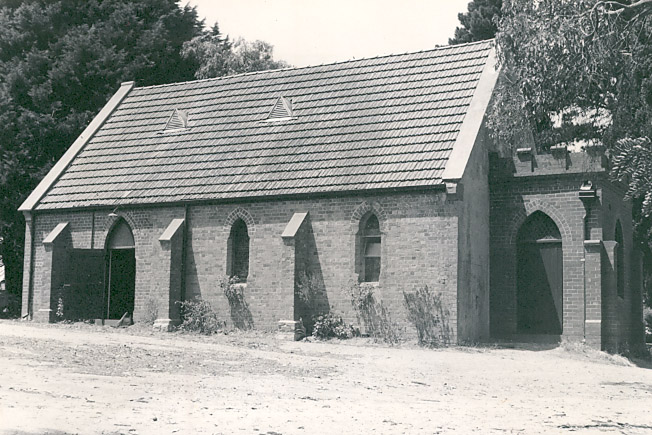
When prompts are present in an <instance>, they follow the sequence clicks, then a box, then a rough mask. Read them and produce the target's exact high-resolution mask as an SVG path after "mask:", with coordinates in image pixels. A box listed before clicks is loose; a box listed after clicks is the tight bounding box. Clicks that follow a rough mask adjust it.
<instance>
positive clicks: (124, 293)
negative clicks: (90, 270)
mask: <svg viewBox="0 0 652 435" xmlns="http://www.w3.org/2000/svg"><path fill="white" fill-rule="evenodd" d="M108 269H109V274H108V275H109V279H108V281H109V284H108V292H107V300H106V305H107V311H106V314H107V317H106V318H107V319H119V318H121V317H122V315H123V314H124V313H129V314H130V315H132V314H133V312H134V299H135V289H136V250H135V249H111V250H110V251H109V267H108Z"/></svg>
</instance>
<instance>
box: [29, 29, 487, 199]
mask: <svg viewBox="0 0 652 435" xmlns="http://www.w3.org/2000/svg"><path fill="white" fill-rule="evenodd" d="M491 49H492V42H490V41H486V42H481V43H473V44H466V45H458V46H449V47H440V48H436V49H434V50H430V51H424V52H418V53H408V54H401V55H391V56H384V57H378V58H373V59H361V60H355V61H349V62H341V63H336V64H330V65H320V66H314V67H305V68H290V69H285V70H276V71H265V72H259V73H252V74H241V75H237V76H231V77H222V78H216V79H210V80H199V81H193V82H185V83H172V84H168V85H160V86H151V87H144V88H134V89H132V90H131V92H130V93H129V94H128V95H127V96H126V97H125V98H124V100H123V101H122V102H121V103H120V105H119V106H118V107H117V108H116V110H115V111H114V112H113V113H112V114H111V116H110V117H109V118H108V119H107V121H106V122H105V123H104V125H102V127H101V128H100V129H99V131H97V132H96V134H95V135H94V136H93V137H92V138H91V140H90V141H89V142H88V143H87V144H86V146H85V147H84V148H83V149H82V151H81V152H80V153H79V154H78V155H77V156H76V158H75V159H74V160H73V161H72V163H71V164H70V165H69V167H68V168H67V169H66V170H65V171H64V173H63V174H62V175H61V176H60V177H59V179H58V180H57V181H56V182H55V183H54V185H53V186H52V187H51V188H50V189H49V191H48V192H47V193H46V194H45V196H44V197H43V198H41V201H40V202H39V204H38V206H37V208H38V209H55V208H74V207H85V206H115V205H118V204H147V203H156V202H171V201H184V200H210V199H229V198H242V197H253V196H265V195H284V194H298V193H327V192H342V191H355V190H365V189H378V188H383V189H384V188H404V187H419V186H423V187H429V186H437V185H440V184H441V183H442V180H441V176H442V172H443V170H444V168H445V166H446V162H447V160H448V157H449V156H450V154H451V150H452V148H453V146H454V144H455V139H456V138H457V135H458V133H459V130H460V127H461V125H462V122H463V120H464V117H465V114H466V111H467V110H468V107H469V104H470V103H471V98H472V97H473V94H474V90H475V89H476V87H477V85H478V81H479V79H480V75H481V73H482V71H483V69H484V68H485V65H486V63H487V59H488V56H489V53H490V50H491ZM279 97H285V98H286V99H288V100H291V101H292V116H293V117H294V118H295V119H292V120H289V121H282V122H278V123H277V122H261V121H263V120H265V119H266V118H267V116H268V115H269V113H270V111H271V109H272V107H273V106H274V104H276V102H277V101H278V100H279ZM175 109H177V110H181V111H184V113H187V114H188V128H187V129H185V130H181V131H171V132H163V129H164V128H165V125H166V123H167V121H168V119H169V118H170V115H171V114H172V112H173V111H174V110H175ZM129 191H130V192H131V193H129V195H127V196H125V194H126V193H127V192H129Z"/></svg>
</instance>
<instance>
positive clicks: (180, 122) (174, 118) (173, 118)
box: [163, 109, 188, 131]
mask: <svg viewBox="0 0 652 435" xmlns="http://www.w3.org/2000/svg"><path fill="white" fill-rule="evenodd" d="M185 128H188V112H186V111H184V110H179V109H174V111H173V112H172V114H171V115H170V117H169V118H168V122H167V123H166V124H165V128H164V129H163V131H177V130H183V129H185Z"/></svg>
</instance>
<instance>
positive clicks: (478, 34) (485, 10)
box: [448, 0, 503, 44]
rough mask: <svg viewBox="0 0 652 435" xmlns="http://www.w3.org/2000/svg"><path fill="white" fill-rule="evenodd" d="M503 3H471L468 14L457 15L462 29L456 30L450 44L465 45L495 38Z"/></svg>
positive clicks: (483, 0)
mask: <svg viewBox="0 0 652 435" xmlns="http://www.w3.org/2000/svg"><path fill="white" fill-rule="evenodd" d="M502 3H503V2H502V0H473V1H471V2H470V3H469V5H468V12H466V13H460V14H458V15H457V18H458V19H459V20H460V23H462V27H457V28H456V29H455V37H454V38H450V39H449V40H448V43H449V44H464V43H466V42H474V41H483V40H485V39H491V38H493V37H495V36H496V31H497V30H498V27H497V26H498V19H499V18H500V15H501V7H502Z"/></svg>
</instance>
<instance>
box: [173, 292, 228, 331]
mask: <svg viewBox="0 0 652 435" xmlns="http://www.w3.org/2000/svg"><path fill="white" fill-rule="evenodd" d="M177 303H178V304H179V306H180V307H181V318H182V319H183V322H182V323H181V325H180V326H179V329H181V330H183V331H190V332H198V333H200V334H206V335H210V334H214V333H216V332H218V331H219V330H220V329H222V328H223V327H224V322H220V320H219V319H218V318H217V314H216V313H215V312H214V311H213V308H212V307H211V304H210V303H208V301H205V300H203V299H194V300H190V301H183V302H177Z"/></svg>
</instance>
